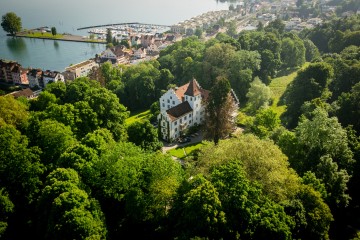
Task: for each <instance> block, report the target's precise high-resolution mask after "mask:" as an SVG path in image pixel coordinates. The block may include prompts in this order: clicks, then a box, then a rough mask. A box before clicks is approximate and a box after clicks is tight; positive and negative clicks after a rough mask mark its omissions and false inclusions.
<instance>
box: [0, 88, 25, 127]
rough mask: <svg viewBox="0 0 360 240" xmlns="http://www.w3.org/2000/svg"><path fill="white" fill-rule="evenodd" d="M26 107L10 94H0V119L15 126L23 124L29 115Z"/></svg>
mask: <svg viewBox="0 0 360 240" xmlns="http://www.w3.org/2000/svg"><path fill="white" fill-rule="evenodd" d="M27 110H28V107H27V106H26V105H24V104H23V103H21V102H20V101H17V100H15V99H14V97H13V96H12V95H7V96H0V120H2V121H3V122H4V123H7V124H10V125H13V126H15V127H17V128H19V127H21V126H23V125H24V124H25V123H26V122H27V119H28V117H29V113H28V112H27ZM0 127H1V124H0Z"/></svg>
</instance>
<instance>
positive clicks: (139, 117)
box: [125, 110, 151, 125]
mask: <svg viewBox="0 0 360 240" xmlns="http://www.w3.org/2000/svg"><path fill="white" fill-rule="evenodd" d="M150 117H151V113H150V110H146V111H143V112H134V113H131V114H130V117H128V118H127V119H126V120H125V124H126V125H130V124H133V123H134V122H137V121H144V120H149V118H150Z"/></svg>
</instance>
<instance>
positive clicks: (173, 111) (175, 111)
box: [166, 101, 193, 121]
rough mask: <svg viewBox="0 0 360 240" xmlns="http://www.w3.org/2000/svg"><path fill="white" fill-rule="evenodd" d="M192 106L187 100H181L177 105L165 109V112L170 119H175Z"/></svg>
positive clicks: (189, 110) (187, 111)
mask: <svg viewBox="0 0 360 240" xmlns="http://www.w3.org/2000/svg"><path fill="white" fill-rule="evenodd" d="M192 110H193V109H192V108H191V106H190V104H189V102H188V101H186V102H182V103H180V104H179V105H177V106H175V107H172V108H170V109H168V110H167V111H166V113H167V114H168V115H169V117H170V120H171V121H175V120H176V119H178V118H179V117H181V116H183V115H185V114H187V113H189V112H192Z"/></svg>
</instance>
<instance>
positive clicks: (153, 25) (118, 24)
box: [77, 22, 171, 30]
mask: <svg viewBox="0 0 360 240" xmlns="http://www.w3.org/2000/svg"><path fill="white" fill-rule="evenodd" d="M124 25H142V26H150V27H168V28H170V27H171V26H169V25H161V24H150V23H139V22H129V23H112V24H103V25H94V26H89V27H81V28H78V29H77V30H84V29H91V28H104V27H114V26H124Z"/></svg>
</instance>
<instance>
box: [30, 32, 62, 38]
mask: <svg viewBox="0 0 360 240" xmlns="http://www.w3.org/2000/svg"><path fill="white" fill-rule="evenodd" d="M25 36H26V37H31V38H51V39H60V38H63V35H62V34H56V35H55V36H54V35H52V34H51V33H48V32H45V33H42V32H31V33H28V34H26V35H25Z"/></svg>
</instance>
